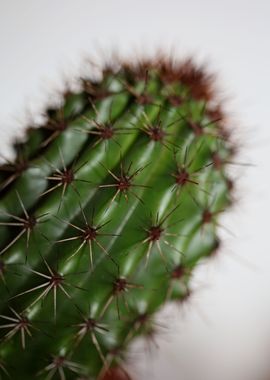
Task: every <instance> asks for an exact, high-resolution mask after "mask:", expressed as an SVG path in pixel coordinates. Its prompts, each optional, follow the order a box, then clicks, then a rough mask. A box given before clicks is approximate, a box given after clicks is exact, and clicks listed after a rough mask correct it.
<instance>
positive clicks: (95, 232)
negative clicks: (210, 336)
mask: <svg viewBox="0 0 270 380" xmlns="http://www.w3.org/2000/svg"><path fill="white" fill-rule="evenodd" d="M212 82H213V80H212V78H211V77H210V76H209V75H208V74H206V73H205V72H204V70H203V69H201V68H198V67H196V66H195V65H194V64H193V63H192V62H191V61H185V62H182V63H178V64H173V63H171V62H170V61H166V60H163V61H162V60H161V61H158V60H153V61H149V62H143V63H138V64H136V65H133V66H132V65H128V64H125V63H123V64H122V66H121V68H120V69H117V70H114V69H112V68H110V67H106V68H105V69H104V70H103V77H102V79H101V80H100V81H98V82H94V81H91V80H89V79H83V80H82V81H81V83H82V91H81V92H80V93H76V94H75V93H71V92H67V93H66V94H64V97H63V104H62V106H61V107H59V108H58V109H49V110H47V111H46V116H47V120H46V122H45V123H44V125H42V126H41V127H39V128H29V130H28V131H27V137H26V142H24V143H19V144H17V145H16V154H17V155H16V158H15V160H14V162H7V163H4V164H2V166H1V168H0V180H1V184H0V189H1V193H0V194H1V195H0V238H1V239H0V277H1V282H0V297H1V304H0V308H1V311H0V314H1V315H0V318H1V325H0V327H1V330H0V331H1V336H2V340H1V344H0V360H1V361H0V373H1V375H2V376H3V378H5V376H8V374H10V377H11V378H12V379H15V380H17V379H20V380H28V379H30V378H33V377H34V376H36V375H38V376H39V378H40V379H53V378H55V379H57V378H59V379H61V380H63V379H82V378H85V379H97V378H101V377H102V376H103V374H104V372H105V371H106V370H107V369H108V368H109V367H110V366H114V365H115V364H117V363H119V362H121V358H122V355H123V354H124V353H125V349H126V347H127V346H128V344H129V343H130V341H132V340H133V339H134V338H135V337H136V336H139V335H148V336H150V335H151V334H153V333H154V330H155V324H154V322H153V315H154V313H155V312H156V311H157V310H158V309H159V308H160V307H161V306H162V305H163V304H164V303H165V302H167V301H169V300H178V301H182V300H184V299H185V298H186V297H187V296H188V295H189V292H190V291H189V282H190V278H191V275H192V272H193V270H194V268H195V267H196V265H197V264H198V262H200V261H201V259H203V258H205V257H207V256H210V255H211V254H212V253H213V252H214V251H215V250H216V249H217V247H218V244H219V239H218V236H217V218H218V215H219V213H221V212H222V211H223V210H224V208H225V207H226V206H228V205H229V204H230V202H231V196H230V190H231V185H232V182H231V181H230V180H229V179H228V177H227V174H226V170H225V166H226V162H227V161H228V160H229V159H231V156H232V154H233V148H234V147H233V144H232V143H231V141H230V138H229V133H228V131H227V129H226V120H225V117H224V114H223V112H222V109H221V106H220V105H219V104H218V103H217V101H216V99H215V93H214V89H213V83H212Z"/></svg>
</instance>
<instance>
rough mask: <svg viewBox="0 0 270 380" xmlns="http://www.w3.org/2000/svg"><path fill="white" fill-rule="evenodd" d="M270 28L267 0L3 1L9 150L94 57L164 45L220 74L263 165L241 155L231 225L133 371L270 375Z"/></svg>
mask: <svg viewBox="0 0 270 380" xmlns="http://www.w3.org/2000/svg"><path fill="white" fill-rule="evenodd" d="M269 35H270V2H269V1H267V0H265V1H264V0H257V1H254V0H252V1H251V0H250V1H249V0H226V1H225V0H223V1H218V0H204V1H203V0H200V1H199V0H189V1H177V0H148V1H147V0H136V1H135V0H134V1H129V0H114V1H113V0H107V1H105V0H98V1H94V0H73V1H72V0H47V1H45V0H6V1H5V0H0V152H1V154H2V155H3V154H5V155H10V154H11V150H10V145H11V141H12V140H13V139H14V138H15V137H18V136H20V135H21V134H22V130H23V127H24V125H25V123H26V121H27V118H29V114H31V113H32V114H34V115H38V114H39V113H40V112H41V110H42V108H43V106H44V102H45V101H47V100H48V95H49V94H52V93H53V92H54V90H57V89H59V88H61V84H62V85H63V79H64V78H67V77H70V78H72V77H73V76H74V75H75V74H78V73H79V71H80V68H81V67H82V60H83V58H84V57H85V56H87V55H88V56H90V57H91V56H92V57H93V56H97V55H99V56H100V55H101V54H102V51H103V52H108V51H112V49H116V50H117V51H120V52H121V53H122V54H130V55H132V54H133V57H134V56H136V54H138V53H139V52H142V51H144V52H147V53H149V52H153V51H155V49H157V48H160V47H162V48H163V49H164V50H165V51H169V50H171V49H172V48H173V51H174V52H175V54H178V56H179V55H180V56H181V55H182V54H186V53H189V54H193V55H195V57H197V59H198V60H199V61H201V60H203V61H207V62H210V67H211V68H212V69H213V70H214V71H216V72H218V73H219V84H220V87H221V88H223V90H224V96H225V97H226V98H227V99H228V100H227V104H228V108H229V109H230V110H231V113H232V116H233V119H234V128H236V129H237V132H236V135H237V138H238V141H239V144H240V145H241V147H242V149H241V152H240V156H239V158H238V159H237V160H238V161H239V162H249V163H252V164H253V165H254V166H252V167H242V166H235V169H234V172H235V175H236V176H237V177H238V178H239V181H238V182H239V185H238V189H237V192H236V195H235V197H236V199H237V202H236V204H235V206H234V207H233V209H232V210H231V211H230V212H229V213H228V214H227V215H226V216H225V217H224V219H223V220H222V223H223V224H224V225H225V226H226V227H227V228H229V230H230V231H231V232H232V233H233V236H232V235H230V234H228V233H226V232H224V231H221V233H222V235H223V236H224V240H223V241H224V244H223V248H222V251H221V252H220V254H219V256H218V257H217V258H215V259H214V260H212V261H211V262H209V263H207V265H202V266H201V267H200V268H199V270H198V271H197V274H196V277H195V279H194V288H195V289H196V290H195V293H194V296H193V297H192V299H191V300H190V302H189V303H188V304H187V305H185V308H184V310H181V309H179V308H178V309H175V308H173V309H174V310H171V309H172V308H170V307H168V308H167V309H166V310H165V312H164V313H162V314H161V315H160V317H159V319H160V320H161V323H162V324H163V325H164V326H166V331H164V332H163V333H162V334H161V337H160V339H159V340H158V344H159V349H158V350H156V349H155V348H152V351H151V354H147V353H146V352H145V351H142V350H141V349H140V348H139V347H138V345H137V344H136V347H134V349H133V353H132V354H131V355H130V368H131V371H133V373H134V379H135V380H146V379H147V380H148V379H153V380H163V379H168V380H225V379H226V380H264V379H266V380H267V377H268V379H269V378H270V292H269V289H270V249H269V219H270V193H269V184H270V180H269V174H270V171H269V165H270V151H269V149H270V112H269V109H270V107H269V103H270V75H269V69H270V48H269ZM140 344H141V345H142V346H143V347H144V343H140ZM142 352H143V353H142ZM267 373H268V375H267ZM264 376H266V377H264Z"/></svg>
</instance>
